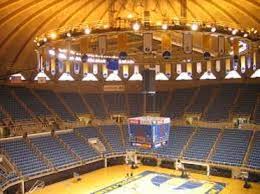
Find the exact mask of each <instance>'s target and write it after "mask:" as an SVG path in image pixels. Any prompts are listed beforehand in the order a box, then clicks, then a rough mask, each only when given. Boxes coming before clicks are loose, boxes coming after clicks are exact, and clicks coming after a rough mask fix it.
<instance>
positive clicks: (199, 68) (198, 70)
mask: <svg viewBox="0 0 260 194" xmlns="http://www.w3.org/2000/svg"><path fill="white" fill-rule="evenodd" d="M196 67H197V73H201V72H202V64H201V62H197V64H196Z"/></svg>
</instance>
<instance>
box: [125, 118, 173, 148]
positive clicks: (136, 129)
mask: <svg viewBox="0 0 260 194" xmlns="http://www.w3.org/2000/svg"><path fill="white" fill-rule="evenodd" d="M128 132H129V141H130V143H131V145H132V146H137V147H142V148H148V149H149V148H157V147H160V146H162V145H165V144H166V143H167V142H168V140H169V134H170V118H167V117H149V116H144V117H135V118H129V119H128Z"/></svg>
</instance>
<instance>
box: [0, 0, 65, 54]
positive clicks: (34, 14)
mask: <svg viewBox="0 0 260 194" xmlns="http://www.w3.org/2000/svg"><path fill="white" fill-rule="evenodd" d="M63 1H65V0H60V1H56V0H54V1H53V2H51V3H49V4H47V5H45V6H44V7H42V8H41V9H40V10H37V11H36V12H34V13H33V14H32V15H29V16H28V17H26V18H25V19H24V20H23V21H22V22H20V23H19V24H18V25H17V26H16V27H15V28H14V29H13V30H12V31H11V32H10V33H9V34H8V35H7V37H5V38H4V39H3V41H2V42H1V43H0V49H1V48H3V47H4V46H5V44H6V43H7V42H8V40H10V39H11V38H12V37H13V36H14V35H15V34H16V33H18V32H19V30H21V29H22V28H23V27H24V26H25V25H26V24H27V23H29V22H30V21H31V20H33V19H34V18H35V17H37V16H38V15H40V14H41V13H42V12H43V11H46V10H48V9H49V8H51V7H52V6H53V5H56V4H58V3H61V2H63Z"/></svg>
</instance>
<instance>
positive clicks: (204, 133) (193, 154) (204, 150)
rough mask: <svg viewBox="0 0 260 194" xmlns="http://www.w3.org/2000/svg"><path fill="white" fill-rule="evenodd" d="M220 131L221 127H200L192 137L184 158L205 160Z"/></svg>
mask: <svg viewBox="0 0 260 194" xmlns="http://www.w3.org/2000/svg"><path fill="white" fill-rule="evenodd" d="M219 133H220V130H219V129H206V128H199V129H198V130H197V131H196V133H195V135H194V136H193V137H192V139H191V142H190V144H189V146H188V148H187V149H186V151H185V153H184V158H185V159H188V160H195V161H205V160H206V159H207V157H208V155H209V153H210V150H211V148H212V147H213V145H214V143H215V142H216V140H217V137H218V134H219Z"/></svg>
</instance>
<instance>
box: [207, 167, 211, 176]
mask: <svg viewBox="0 0 260 194" xmlns="http://www.w3.org/2000/svg"><path fill="white" fill-rule="evenodd" d="M209 175H210V166H209V165H207V176H209Z"/></svg>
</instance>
